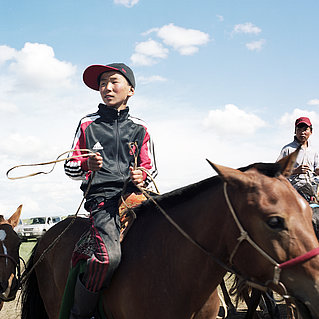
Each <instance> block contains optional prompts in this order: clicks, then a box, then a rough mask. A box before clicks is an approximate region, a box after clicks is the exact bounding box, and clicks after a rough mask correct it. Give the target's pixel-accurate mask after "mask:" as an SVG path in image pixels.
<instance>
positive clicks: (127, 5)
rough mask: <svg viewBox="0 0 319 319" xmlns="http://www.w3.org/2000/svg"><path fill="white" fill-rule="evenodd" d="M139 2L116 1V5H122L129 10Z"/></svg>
mask: <svg viewBox="0 0 319 319" xmlns="http://www.w3.org/2000/svg"><path fill="white" fill-rule="evenodd" d="M138 2H139V0H114V3H115V4H120V5H123V6H125V7H127V8H131V7H133V6H135V5H136V4H137V3H138Z"/></svg>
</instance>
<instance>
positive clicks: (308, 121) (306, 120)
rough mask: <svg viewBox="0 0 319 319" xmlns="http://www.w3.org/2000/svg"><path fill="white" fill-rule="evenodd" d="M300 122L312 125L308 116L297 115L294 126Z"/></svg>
mask: <svg viewBox="0 0 319 319" xmlns="http://www.w3.org/2000/svg"><path fill="white" fill-rule="evenodd" d="M302 123H304V124H306V125H308V126H311V125H312V124H311V122H310V120H309V118H308V117H299V119H296V122H295V126H297V125H299V124H302Z"/></svg>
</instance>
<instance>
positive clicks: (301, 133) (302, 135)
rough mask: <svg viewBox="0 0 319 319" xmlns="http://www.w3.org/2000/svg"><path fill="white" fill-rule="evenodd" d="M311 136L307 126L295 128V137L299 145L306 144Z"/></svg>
mask: <svg viewBox="0 0 319 319" xmlns="http://www.w3.org/2000/svg"><path fill="white" fill-rule="evenodd" d="M311 134H312V132H311V128H310V127H309V126H308V125H306V124H300V125H298V126H296V137H297V139H298V141H299V142H300V143H301V144H305V143H307V141H308V139H309V137H310V135H311Z"/></svg>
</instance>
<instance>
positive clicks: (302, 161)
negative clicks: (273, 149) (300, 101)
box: [277, 117, 319, 201]
mask: <svg viewBox="0 0 319 319" xmlns="http://www.w3.org/2000/svg"><path fill="white" fill-rule="evenodd" d="M311 134H312V124H311V122H310V119H309V118H308V117H300V118H298V119H297V120H296V122H295V137H294V141H293V142H291V143H290V144H287V145H286V146H284V147H283V148H282V150H281V152H280V155H279V157H278V159H277V161H279V160H280V159H282V158H283V157H285V156H287V155H289V154H290V153H292V152H294V151H295V150H296V149H297V148H298V147H299V146H300V145H301V149H300V151H299V154H298V157H297V160H296V162H295V165H294V170H293V172H292V175H291V176H290V177H289V181H290V182H291V184H292V185H293V186H294V187H295V188H296V190H297V191H298V192H299V193H300V194H301V195H302V196H304V197H305V198H306V200H307V201H310V200H311V197H312V196H311V195H309V191H306V190H307V188H308V189H309V188H310V193H311V192H312V193H313V194H315V195H316V193H317V184H318V181H317V180H316V176H317V175H319V157H318V153H317V152H316V151H315V150H314V149H313V148H312V147H311V145H310V144H309V141H308V140H309V137H310V136H311Z"/></svg>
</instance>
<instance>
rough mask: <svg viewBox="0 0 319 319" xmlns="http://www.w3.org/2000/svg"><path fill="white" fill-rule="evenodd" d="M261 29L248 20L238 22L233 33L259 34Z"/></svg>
mask: <svg viewBox="0 0 319 319" xmlns="http://www.w3.org/2000/svg"><path fill="white" fill-rule="evenodd" d="M260 32H261V29H260V28H259V27H257V26H255V25H253V24H252V23H251V22H246V23H243V24H236V25H235V26H234V29H233V33H245V34H258V33H260Z"/></svg>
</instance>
